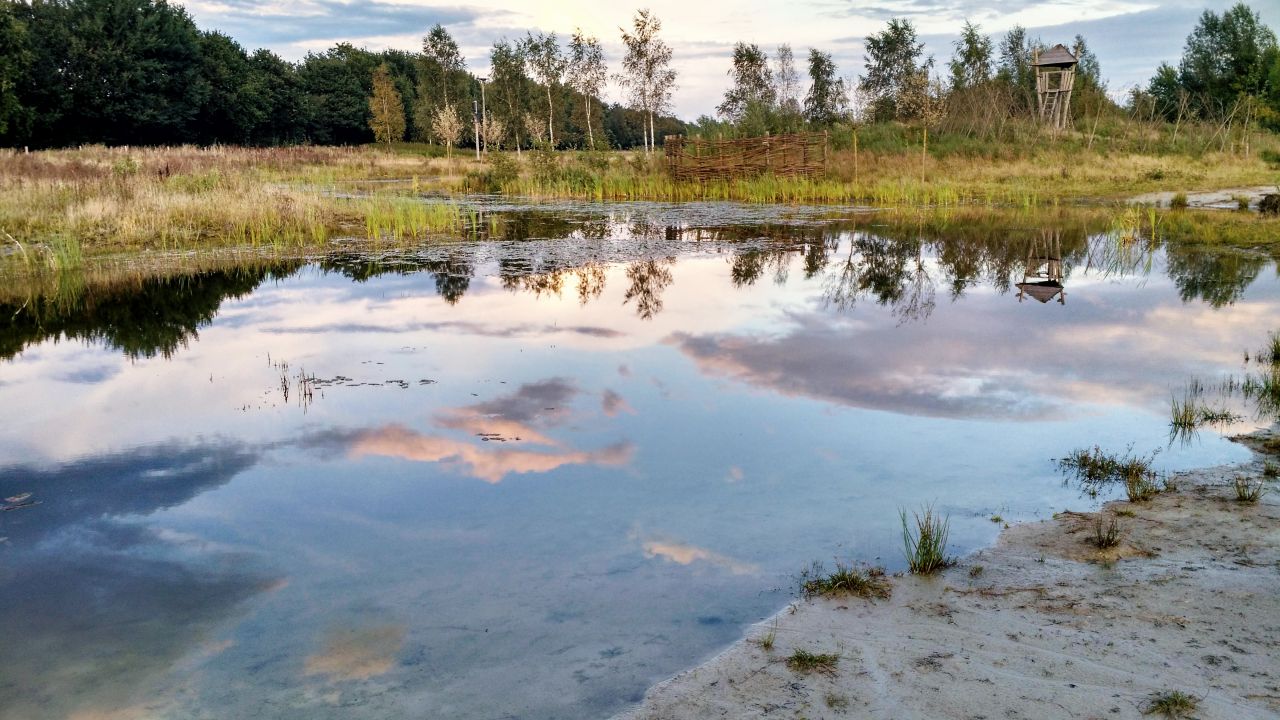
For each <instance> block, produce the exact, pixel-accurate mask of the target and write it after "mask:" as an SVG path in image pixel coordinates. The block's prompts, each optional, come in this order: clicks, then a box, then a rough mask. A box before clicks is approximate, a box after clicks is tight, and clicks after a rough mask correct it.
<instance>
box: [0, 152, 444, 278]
mask: <svg viewBox="0 0 1280 720" xmlns="http://www.w3.org/2000/svg"><path fill="white" fill-rule="evenodd" d="M452 162H453V161H443V160H436V159H430V158H425V157H421V156H416V157H415V156H405V155H400V154H396V153H389V152H386V151H383V150H376V149H350V148H311V147H296V148H273V149H266V148H229V147H215V148H194V147H171V148H142V149H139V148H105V147H100V146H90V147H84V148H78V149H74V150H56V151H43V152H36V153H18V152H14V151H0V230H2V231H3V232H5V233H7V235H8V236H11V237H12V238H14V239H15V240H16V241H17V242H20V243H22V244H23V245H25V246H28V247H31V246H52V245H53V243H54V241H55V240H56V239H57V238H74V239H75V242H76V243H77V246H79V247H83V248H85V249H86V250H88V249H92V250H93V251H110V250H120V249H126V250H134V249H179V248H190V247H209V246H230V245H252V246H258V245H295V246H296V245H316V244H321V243H324V242H326V241H328V240H329V239H331V238H334V237H340V236H345V235H350V234H354V233H356V232H358V229H359V228H361V227H362V226H367V225H368V224H369V223H372V224H373V226H374V227H375V228H376V229H377V230H378V231H379V233H380V234H382V233H385V234H391V235H397V236H418V235H420V234H421V233H422V232H424V231H427V230H429V231H440V232H455V231H456V230H457V228H458V226H459V224H460V222H459V218H458V213H457V212H456V210H455V209H454V208H453V207H452V205H451V204H449V203H443V202H439V201H435V200H424V199H421V198H408V197H404V198H401V199H400V201H399V202H398V203H396V204H394V205H390V206H389V205H388V204H387V203H381V202H375V203H369V202H364V201H363V200H362V197H361V196H362V195H365V194H368V188H362V186H361V183H362V181H365V180H370V179H376V180H379V181H382V180H386V179H388V178H397V179H400V180H402V181H403V182H400V183H391V184H386V183H382V182H380V183H379V184H378V185H376V186H375V187H376V188H377V193H380V194H401V195H406V194H415V195H416V194H417V191H418V190H419V189H420V188H421V180H420V178H423V177H426V178H428V182H429V183H430V184H432V185H433V186H437V187H449V186H450V185H449V180H448V178H449V177H451V175H452V174H457V172H456V171H457V167H455V166H454V165H453V164H451V163H452ZM415 205H416V206H418V207H419V208H421V209H419V210H416V211H415V210H412V208H413V207H414V206H415ZM53 251H54V252H55V253H56V252H57V249H56V248H54V250H53Z"/></svg>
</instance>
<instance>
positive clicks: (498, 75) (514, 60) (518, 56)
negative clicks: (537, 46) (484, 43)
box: [489, 40, 533, 151]
mask: <svg viewBox="0 0 1280 720" xmlns="http://www.w3.org/2000/svg"><path fill="white" fill-rule="evenodd" d="M489 64H490V66H491V67H492V68H493V70H492V74H491V75H490V77H489V81H490V83H492V85H491V87H492V88H493V90H494V91H495V92H494V97H495V102H494V104H493V109H492V110H491V112H492V113H493V114H494V116H495V117H497V118H498V119H499V120H501V122H502V124H503V126H504V128H505V129H506V132H507V134H508V136H509V137H510V142H509V143H506V144H507V145H508V146H509V147H514V148H515V149H516V150H517V151H519V150H520V147H521V137H522V132H521V128H522V127H523V123H524V116H525V114H526V113H527V112H528V110H529V97H530V95H531V94H532V89H531V88H532V85H533V81H531V80H530V79H529V77H528V75H526V74H525V71H524V66H525V63H524V53H523V51H522V50H521V48H520V45H519V44H518V43H517V44H515V45H513V44H511V43H509V42H507V41H506V40H499V41H498V42H496V43H494V44H493V49H492V50H491V51H489ZM500 144H503V143H500Z"/></svg>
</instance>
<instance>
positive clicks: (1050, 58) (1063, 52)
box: [1034, 43, 1077, 67]
mask: <svg viewBox="0 0 1280 720" xmlns="http://www.w3.org/2000/svg"><path fill="white" fill-rule="evenodd" d="M1076 62H1077V61H1076V56H1075V55H1074V54H1072V52H1071V51H1070V50H1068V49H1067V46H1066V45H1063V44H1061V43H1059V44H1057V45H1054V46H1053V47H1051V48H1049V49H1048V50H1045V51H1044V52H1042V53H1040V57H1038V58H1036V61H1035V63H1034V64H1035V65H1036V66H1042V65H1052V66H1056V67H1069V66H1071V65H1075V64H1076Z"/></svg>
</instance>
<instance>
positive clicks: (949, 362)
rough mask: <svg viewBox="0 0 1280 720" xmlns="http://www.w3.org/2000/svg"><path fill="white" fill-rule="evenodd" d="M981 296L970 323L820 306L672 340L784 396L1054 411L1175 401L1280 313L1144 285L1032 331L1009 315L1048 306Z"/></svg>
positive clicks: (879, 406)
mask: <svg viewBox="0 0 1280 720" xmlns="http://www.w3.org/2000/svg"><path fill="white" fill-rule="evenodd" d="M1093 288H1094V289H1095V290H1100V289H1101V288H1102V286H1093ZM1080 292H1084V291H1080ZM968 302H969V303H970V304H975V303H978V304H985V306H986V307H985V308H983V310H984V311H983V312H976V313H973V314H971V315H969V316H968V318H967V319H966V321H965V322H964V323H948V322H945V321H942V322H938V321H937V319H936V318H935V322H932V323H930V324H929V325H927V326H918V325H917V326H902V327H897V326H894V325H893V324H892V322H891V321H890V320H891V318H883V317H882V318H881V319H880V320H879V321H874V318H875V317H876V316H875V315H870V314H863V315H861V316H860V317H861V318H862V319H861V321H859V322H858V323H857V324H854V323H852V322H848V321H845V320H843V319H842V318H840V317H839V316H832V315H828V314H825V313H821V312H813V313H802V314H796V315H792V316H791V317H790V320H791V325H790V326H789V327H787V328H784V329H783V330H781V331H779V332H778V333H776V334H772V335H751V334H729V333H719V334H715V333H713V334H704V335H696V336H695V335H691V334H687V333H676V334H673V335H672V336H670V337H669V338H668V339H667V342H669V343H670V344H672V345H673V346H675V347H676V348H678V349H679V350H680V351H681V352H682V353H684V354H685V355H686V356H687V357H689V358H690V359H692V360H693V361H694V362H695V363H696V364H697V366H698V368H699V370H701V371H702V372H704V373H706V374H708V375H713V376H717V377H726V378H730V379H733V380H736V381H739V382H743V383H747V384H749V385H752V386H755V387H757V388H760V389H764V390H767V391H770V392H777V393H781V394H783V395H789V396H795V397H808V398H813V399H816V400H820V401H825V402H831V403H834V404H837V405H843V406H847V407H857V408H867V409H875V410H884V411H888V412H894V413H901V414H906V415H923V416H929V417H943V418H989V419H997V418H1012V419H1020V420H1041V419H1060V418H1061V417H1062V414H1063V413H1064V412H1081V410H1080V409H1078V408H1079V407H1080V406H1084V405H1090V404H1093V405H1127V406H1130V407H1135V408H1138V409H1141V410H1145V411H1148V412H1155V413H1163V412H1165V411H1167V405H1165V404H1164V403H1167V397H1168V389H1169V388H1170V387H1179V386H1181V385H1182V384H1184V383H1185V382H1186V378H1187V377H1190V376H1193V375H1195V374H1197V372H1200V371H1204V370H1205V369H1206V368H1219V367H1221V366H1223V365H1229V364H1230V363H1231V362H1232V358H1233V354H1234V352H1236V350H1235V349H1236V348H1241V347H1248V346H1249V344H1250V343H1252V342H1254V341H1253V339H1252V338H1254V337H1255V336H1256V332H1257V331H1256V328H1257V327H1259V326H1263V325H1266V323H1267V320H1266V319H1265V318H1270V317H1275V316H1276V315H1277V314H1278V313H1280V307H1277V305H1276V303H1275V302H1262V301H1257V302H1239V303H1237V304H1236V305H1235V307H1234V308H1233V310H1232V312H1231V314H1230V315H1223V314H1222V313H1220V312H1217V311H1216V310H1214V309H1213V308H1212V307H1208V306H1203V305H1200V306H1192V307H1176V308H1175V307H1171V306H1169V305H1167V304H1162V303H1160V302H1159V301H1156V300H1154V299H1152V298H1144V299H1143V300H1141V301H1139V302H1145V303H1149V304H1148V305H1146V306H1145V307H1144V306H1142V305H1139V304H1135V303H1134V302H1130V303H1129V304H1128V305H1126V306H1123V307H1115V308H1113V307H1112V306H1108V305H1106V304H1105V303H1097V304H1089V305H1080V304H1077V305H1076V308H1077V309H1076V311H1074V312H1073V313H1071V314H1060V315H1058V316H1047V317H1046V320H1048V321H1050V322H1046V323H1045V324H1044V325H1042V326H1039V327H1036V326H1032V327H1031V331H1030V332H1027V331H1026V326H1025V324H1024V323H1020V322H1014V321H1012V320H1007V319H1006V318H1007V316H1008V315H1010V314H1012V313H1017V312H1024V311H1031V312H1040V311H1043V310H1045V309H1046V308H1043V307H1040V306H1038V305H1037V306H1035V307H1034V308H1031V307H1028V306H1024V305H1018V304H1017V303H1015V302H1012V301H1011V298H1009V297H999V296H982V295H975V296H973V297H971V298H970V299H969V300H968ZM1110 313H1116V315H1115V316H1113V315H1111V314H1110ZM1013 327H1019V328H1023V331H1022V332H1020V333H1018V334H1014V333H1012V332H1010V331H1009V328H1013ZM1162 398H1163V399H1162ZM1072 406H1076V408H1077V409H1074V410H1073V409H1072Z"/></svg>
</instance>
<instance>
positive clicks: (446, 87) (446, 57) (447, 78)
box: [414, 24, 471, 139]
mask: <svg viewBox="0 0 1280 720" xmlns="http://www.w3.org/2000/svg"><path fill="white" fill-rule="evenodd" d="M418 64H419V69H418V83H417V103H416V105H415V107H414V123H415V126H416V127H417V129H418V132H419V134H420V135H421V136H422V137H424V138H425V137H427V136H429V135H430V128H432V127H434V125H435V123H436V121H437V119H438V116H439V112H440V109H441V108H443V107H446V106H448V107H450V108H453V111H454V112H458V111H461V110H462V109H463V108H464V105H465V106H466V108H467V109H469V108H470V105H471V98H470V89H471V79H470V77H469V76H468V75H467V61H466V58H464V57H463V56H462V52H461V51H460V50H459V49H458V43H457V41H455V40H454V39H453V36H452V35H450V34H449V31H448V30H446V29H445V28H444V26H442V25H439V24H437V25H435V26H434V27H432V28H431V30H429V31H428V32H427V35H426V37H424V38H422V55H421V56H420V58H419V61H418ZM464 101H465V102H464ZM459 122H461V119H459ZM437 139H438V138H437Z"/></svg>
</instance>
